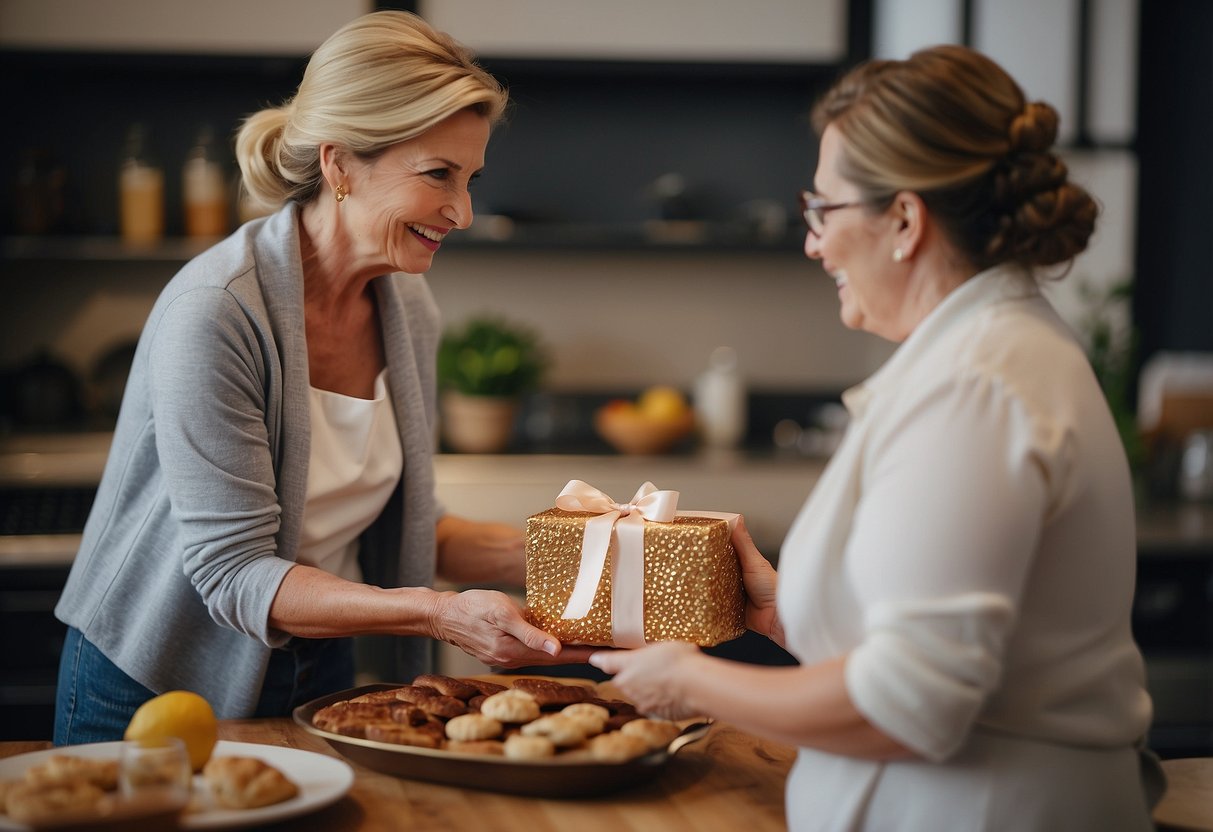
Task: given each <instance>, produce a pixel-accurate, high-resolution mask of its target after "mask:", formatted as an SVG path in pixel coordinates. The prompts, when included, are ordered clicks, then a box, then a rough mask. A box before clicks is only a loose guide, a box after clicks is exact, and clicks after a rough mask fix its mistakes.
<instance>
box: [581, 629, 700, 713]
mask: <svg viewBox="0 0 1213 832" xmlns="http://www.w3.org/2000/svg"><path fill="white" fill-rule="evenodd" d="M702 656H703V654H702V653H700V652H699V648H698V647H696V646H695V645H693V644H686V643H684V642H679V641H666V642H661V643H660V644H651V645H649V646H647V647H641V648H639V649H636V650H599V651H598V652H596V653H594V654H593V655H591V656H590V664H592V665H594V666H595V667H597V668H598V669H599V670H602V671H605V672H606V673H611V674H614V676H615V678H614V679H612V680H611V681H612V683H613V684H614V685H615V687H617V688H619V690H620V692H621V693H623V695H624V696H626V697H627V698H628V699H629V700H631V701H632V702H633V703H634V704H635V705H636V707H637V708H638V709H639V710H640V712H641V713H644V714H649V715H651V716H657V717H661V718H662V719H686V718H687V717H691V716H697V715H698V714H697V713H696V712H695V711H694V710H692V709H691V708H690V707H689V706H688V705H687V704H686V702H685V701H684V700H683V693H682V688H683V685H684V684H685V683H686V682H688V681H689V680H690V679H691V675H692V673H691V665H692V664H694V663H695V662H696V661H697V660H698V659H700V658H702Z"/></svg>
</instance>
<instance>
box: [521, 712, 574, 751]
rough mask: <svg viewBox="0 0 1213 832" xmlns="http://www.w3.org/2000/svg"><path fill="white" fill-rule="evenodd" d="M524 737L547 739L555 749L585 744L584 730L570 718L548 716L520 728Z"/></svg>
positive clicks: (558, 715)
mask: <svg viewBox="0 0 1213 832" xmlns="http://www.w3.org/2000/svg"><path fill="white" fill-rule="evenodd" d="M522 735H523V736H524V737H547V738H548V739H549V740H551V741H552V744H553V745H555V746H556V747H557V748H568V747H571V746H574V745H581V744H582V743H583V742H585V737H586V733H585V729H583V728H582V727H581V725H580V723H578V721H577V720H576V719H575V718H573V717H571V716H562V715H560V714H549V715H548V716H541V717H539V719H536V720H535V721H534V722H528V723H527V724H526V725H523V726H522Z"/></svg>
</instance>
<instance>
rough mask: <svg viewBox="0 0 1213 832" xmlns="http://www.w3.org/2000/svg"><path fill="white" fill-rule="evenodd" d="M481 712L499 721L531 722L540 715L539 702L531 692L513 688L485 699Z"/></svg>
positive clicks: (481, 705)
mask: <svg viewBox="0 0 1213 832" xmlns="http://www.w3.org/2000/svg"><path fill="white" fill-rule="evenodd" d="M480 713H482V714H484V715H485V716H491V717H492V718H493V719H495V720H497V721H498V722H530V721H531V720H532V719H537V718H538V717H539V703H538V702H536V701H535V697H533V696H531V695H530V694H529V693H526V692H525V691H521V690H517V689H514V688H511V689H510V690H503V691H501V693H494V694H493V695H492V696H490V697H488V698H487V699H485V700H484V702H482V703H481V704H480Z"/></svg>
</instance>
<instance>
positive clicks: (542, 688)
mask: <svg viewBox="0 0 1213 832" xmlns="http://www.w3.org/2000/svg"><path fill="white" fill-rule="evenodd" d="M514 690H523V691H526V692H527V693H529V694H531V696H533V697H535V701H536V702H538V703H539V707H540V708H552V707H556V708H563V707H564V706H565V705H572V704H573V703H574V702H584V701H585V700H586V699H589V698H590V695H591V694H590V691H589V690H587V689H586V688H584V687H582V686H580V685H564V684H561V683H560V682H553V681H551V680H550V679H519V680H518V681H516V682H514Z"/></svg>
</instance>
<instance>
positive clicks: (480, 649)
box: [431, 589, 600, 667]
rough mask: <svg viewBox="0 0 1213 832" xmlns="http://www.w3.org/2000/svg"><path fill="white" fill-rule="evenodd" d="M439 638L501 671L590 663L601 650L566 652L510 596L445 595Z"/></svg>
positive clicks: (436, 621) (437, 622)
mask: <svg viewBox="0 0 1213 832" xmlns="http://www.w3.org/2000/svg"><path fill="white" fill-rule="evenodd" d="M431 627H432V629H433V635H434V638H437V639H441V640H442V641H445V642H447V643H449V644H453V645H455V646H456V647H458V648H459V649H460V650H463V651H464V652H465V653H467V654H468V655H469V656H472V657H473V658H475V659H477V660H479V661H481V662H484V663H485V664H487V665H492V666H496V667H526V666H528V665H536V664H556V663H558V662H559V663H561V664H571V663H573V662H584V661H586V660H587V659H588V658H589V656H590V654H591V653H593V652H594V651H595V650H597V649H600V648H595V647H565V646H563V645H561V644H560V641H559V640H558V639H557V638H556V637H555V636H553V635H551V634H550V633H546V632H544V631H543V630H541V629H539V628H538V627H535V626H533V625H532V624H531V623H530V622H529V621H527V620H526V619H525V618H524V617H523V615H522V610H521V609H520V608H519V606H518V604H517V603H516V602H515V601H514V599H512V598H510V596H508V595H506V594H505V593H504V592H496V591H493V590H483V589H469V590H465V591H463V592H443V593H440V594H439V596H438V603H437V608H436V609H435V611H434V613H433V615H432V617H431Z"/></svg>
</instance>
